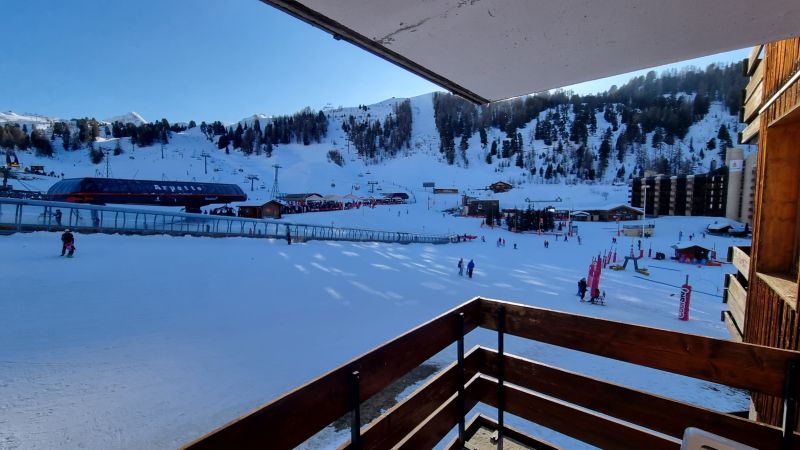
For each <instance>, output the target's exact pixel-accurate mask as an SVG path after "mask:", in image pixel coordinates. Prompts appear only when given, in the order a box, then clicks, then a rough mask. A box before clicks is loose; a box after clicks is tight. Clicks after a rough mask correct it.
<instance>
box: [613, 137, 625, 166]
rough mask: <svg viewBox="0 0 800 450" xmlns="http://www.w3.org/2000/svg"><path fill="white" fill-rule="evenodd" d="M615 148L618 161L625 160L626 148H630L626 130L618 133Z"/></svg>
mask: <svg viewBox="0 0 800 450" xmlns="http://www.w3.org/2000/svg"><path fill="white" fill-rule="evenodd" d="M614 148H615V149H616V150H617V161H619V162H623V161H625V150H627V148H628V140H627V138H626V137H625V133H624V132H623V133H620V134H619V135H617V142H616V144H614Z"/></svg>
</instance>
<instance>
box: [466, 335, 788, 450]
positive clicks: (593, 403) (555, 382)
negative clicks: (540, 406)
mask: <svg viewBox="0 0 800 450" xmlns="http://www.w3.org/2000/svg"><path fill="white" fill-rule="evenodd" d="M480 357H481V358H482V360H483V364H482V365H483V367H484V370H483V371H482V373H483V374H486V375H490V376H495V374H496V372H497V352H496V351H495V350H491V349H487V348H483V347H481V349H480ZM504 362H505V377H506V381H507V382H509V383H512V384H516V385H519V386H521V387H523V388H525V389H530V390H533V391H536V392H539V393H542V394H545V395H547V396H550V397H555V398H557V399H559V400H563V401H566V402H569V403H572V404H575V405H578V406H582V407H584V408H588V409H591V410H593V411H594V412H597V413H601V414H605V415H608V416H611V417H614V418H617V419H620V420H623V421H626V422H630V423H634V424H636V425H639V426H642V427H645V428H647V429H649V430H653V431H657V432H659V433H663V434H666V435H668V436H672V437H674V438H676V439H681V438H682V437H683V432H684V431H685V430H686V428H688V427H696V428H700V429H702V430H705V431H709V432H711V433H714V434H718V435H720V436H725V437H726V438H728V439H733V440H734V441H737V442H741V443H742V444H747V445H750V446H753V447H755V448H761V449H776V450H777V449H778V448H780V443H781V429H780V428H778V427H773V426H769V425H765V424H762V423H758V422H754V421H750V420H747V419H744V418H741V417H737V416H733V415H729V414H724V413H720V412H716V411H713V410H710V409H706V408H702V407H699V406H695V405H691V404H688V403H683V402H680V401H677V400H673V399H670V398H667V397H663V396H659V395H655V394H651V393H648V392H643V391H639V390H635V389H631V388H628V387H626V386H622V385H618V384H614V383H610V382H607V381H602V380H598V379H596V378H592V377H588V376H585V375H581V374H578V373H575V372H570V371H567V370H564V369H560V368H557V367H553V366H550V365H547V364H544V363H540V362H536V361H532V360H529V359H525V358H521V357H518V356H515V355H506V356H505V358H504ZM576 386H580V389H576V388H575V387H576ZM555 431H558V432H560V433H563V431H562V430H560V429H556V430H555ZM798 437H799V438H800V435H798ZM795 442H796V444H795V446H794V447H792V448H794V449H800V439H797V440H795Z"/></svg>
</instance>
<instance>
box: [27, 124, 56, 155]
mask: <svg viewBox="0 0 800 450" xmlns="http://www.w3.org/2000/svg"><path fill="white" fill-rule="evenodd" d="M31 145H33V148H35V149H36V154H37V155H39V156H53V146H52V144H51V143H50V139H48V138H47V136H46V135H45V134H44V132H42V131H40V130H33V131H32V132H31Z"/></svg>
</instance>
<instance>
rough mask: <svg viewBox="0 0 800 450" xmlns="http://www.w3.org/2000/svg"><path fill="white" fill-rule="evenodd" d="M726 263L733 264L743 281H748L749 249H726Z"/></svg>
mask: <svg viewBox="0 0 800 450" xmlns="http://www.w3.org/2000/svg"><path fill="white" fill-rule="evenodd" d="M728 261H730V262H731V263H733V266H734V267H736V269H737V270H738V271H739V273H741V274H742V276H744V279H745V280H747V279H748V277H749V276H750V247H737V246H730V247H728Z"/></svg>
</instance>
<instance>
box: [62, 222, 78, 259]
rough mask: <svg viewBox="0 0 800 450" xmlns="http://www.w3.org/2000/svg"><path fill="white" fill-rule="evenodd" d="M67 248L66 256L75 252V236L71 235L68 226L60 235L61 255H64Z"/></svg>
mask: <svg viewBox="0 0 800 450" xmlns="http://www.w3.org/2000/svg"><path fill="white" fill-rule="evenodd" d="M67 250H69V254H68V255H67V256H72V254H73V253H74V252H75V236H73V235H72V232H71V231H70V230H69V228H67V230H66V231H64V233H63V234H62V235H61V256H64V253H66V251H67Z"/></svg>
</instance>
